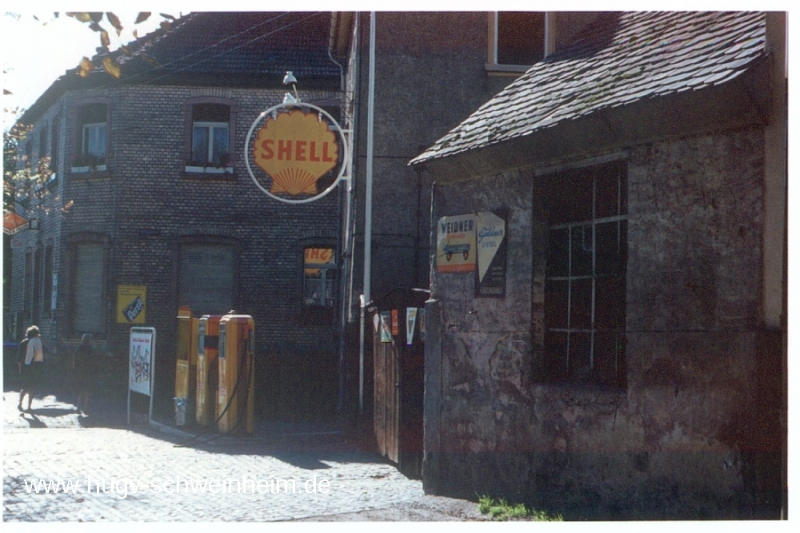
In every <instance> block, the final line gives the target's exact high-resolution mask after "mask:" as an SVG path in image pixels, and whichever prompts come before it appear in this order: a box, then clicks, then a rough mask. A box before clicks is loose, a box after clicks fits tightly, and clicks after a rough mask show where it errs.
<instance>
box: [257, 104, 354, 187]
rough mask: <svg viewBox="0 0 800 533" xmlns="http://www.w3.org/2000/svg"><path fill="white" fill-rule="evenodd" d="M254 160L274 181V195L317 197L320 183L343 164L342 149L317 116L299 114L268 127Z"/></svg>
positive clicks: (282, 116) (259, 138)
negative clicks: (327, 174) (340, 162)
mask: <svg viewBox="0 0 800 533" xmlns="http://www.w3.org/2000/svg"><path fill="white" fill-rule="evenodd" d="M253 158H254V159H255V162H256V164H257V165H258V166H259V167H261V168H262V169H263V170H264V172H266V173H267V174H269V176H270V177H271V178H272V187H271V188H270V192H271V193H273V194H275V193H288V194H291V195H294V196H296V195H298V194H317V180H319V179H320V178H321V177H322V176H324V175H325V174H326V173H328V172H329V171H330V170H332V169H333V168H334V167H335V166H336V163H337V162H338V160H339V145H338V144H337V143H336V136H335V135H334V134H333V133H332V132H331V131H330V129H329V128H328V123H327V122H326V121H324V120H321V119H320V116H319V115H318V114H317V113H306V112H303V111H299V110H295V111H291V112H289V113H280V114H278V116H277V118H270V119H269V120H267V121H266V122H265V123H264V127H263V128H261V129H260V130H259V131H258V136H257V137H256V140H255V142H254V143H253Z"/></svg>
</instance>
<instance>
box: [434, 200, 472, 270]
mask: <svg viewBox="0 0 800 533" xmlns="http://www.w3.org/2000/svg"><path fill="white" fill-rule="evenodd" d="M476 227H477V222H476V215H475V214H469V215H457V216H450V217H442V218H440V219H439V222H438V224H437V244H436V271H437V272H475V264H476V262H475V257H476V254H475V228H476Z"/></svg>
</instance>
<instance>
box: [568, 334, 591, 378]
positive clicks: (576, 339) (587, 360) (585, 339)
mask: <svg viewBox="0 0 800 533" xmlns="http://www.w3.org/2000/svg"><path fill="white" fill-rule="evenodd" d="M591 338H592V336H591V333H570V335H569V377H570V379H571V380H574V381H586V380H588V379H590V378H591V377H592V366H591V344H592V343H591Z"/></svg>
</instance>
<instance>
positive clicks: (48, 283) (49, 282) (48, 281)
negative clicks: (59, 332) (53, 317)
mask: <svg viewBox="0 0 800 533" xmlns="http://www.w3.org/2000/svg"><path fill="white" fill-rule="evenodd" d="M52 300H53V247H52V246H47V247H46V248H45V249H44V294H43V296H42V309H43V310H44V313H45V314H46V315H49V314H50V312H51V311H52V310H53V307H54V306H53V305H52Z"/></svg>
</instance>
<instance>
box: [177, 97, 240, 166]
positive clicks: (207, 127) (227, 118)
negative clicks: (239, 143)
mask: <svg viewBox="0 0 800 533" xmlns="http://www.w3.org/2000/svg"><path fill="white" fill-rule="evenodd" d="M230 130H231V108H230V106H228V105H225V104H218V103H200V104H194V105H192V136H191V157H190V160H189V161H188V163H187V166H186V171H187V172H206V171H211V172H212V173H214V170H216V173H221V172H229V173H230V172H233V167H232V164H231V163H232V158H231V136H230Z"/></svg>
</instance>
